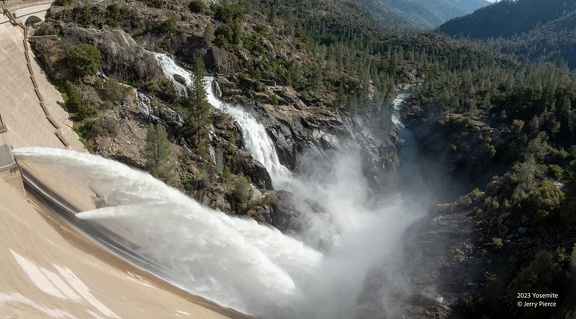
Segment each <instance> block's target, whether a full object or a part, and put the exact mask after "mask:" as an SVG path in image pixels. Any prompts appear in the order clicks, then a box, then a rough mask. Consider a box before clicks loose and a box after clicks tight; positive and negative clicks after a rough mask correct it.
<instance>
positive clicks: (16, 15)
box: [0, 1, 243, 318]
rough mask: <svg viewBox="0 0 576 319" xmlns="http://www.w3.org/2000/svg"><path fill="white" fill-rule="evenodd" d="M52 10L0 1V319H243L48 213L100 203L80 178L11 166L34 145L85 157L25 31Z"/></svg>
mask: <svg viewBox="0 0 576 319" xmlns="http://www.w3.org/2000/svg"><path fill="white" fill-rule="evenodd" d="M51 3H52V1H3V2H2V3H0V5H1V6H2V12H1V13H0V75H1V77H0V225H2V226H0V227H1V229H0V258H1V259H2V261H3V262H2V265H1V266H0V268H1V272H2V278H0V315H1V316H3V317H11V318H12V317H14V318H179V317H181V318H188V317H190V318H241V317H243V316H242V315H240V314H238V313H236V312H233V311H229V310H226V309H222V308H220V307H218V306H216V305H214V304H212V303H210V302H207V301H205V300H202V299H200V298H196V297H193V296H191V295H189V294H188V293H185V292H183V291H182V290H180V289H178V288H175V287H174V286H172V285H170V284H167V283H166V282H165V281H162V280H159V279H158V278H156V277H155V276H153V275H151V274H150V273H148V272H147V271H144V270H142V269H141V268H138V267H136V266H134V265H132V264H131V263H130V262H128V261H127V259H126V258H124V257H122V256H120V255H119V254H118V253H117V252H114V251H110V250H106V249H104V248H103V247H102V245H101V244H99V243H98V242H96V241H94V240H93V239H90V238H89V237H87V236H85V235H84V234H83V232H82V231H81V230H79V229H78V228H76V227H75V226H74V225H73V224H71V223H68V222H67V221H66V219H65V217H62V215H59V214H54V212H53V211H54V210H60V212H62V211H66V210H67V209H68V210H74V209H75V210H78V211H80V210H90V209H94V208H96V205H97V202H98V196H99V195H98V194H97V193H95V192H94V190H93V189H91V188H90V187H88V186H87V185H86V184H85V183H84V181H83V180H82V179H80V178H77V177H73V176H68V175H67V174H65V173H63V172H62V171H57V170H54V169H51V168H50V167H46V166H42V165H37V164H36V163H33V162H27V161H25V160H23V161H19V160H18V161H17V160H15V159H14V158H13V154H12V153H13V150H17V149H20V148H23V147H32V146H41V147H49V148H53V149H54V148H55V149H71V150H76V151H79V152H85V151H86V150H85V148H84V146H83V144H82V143H81V142H80V140H79V138H78V136H77V135H76V133H75V132H74V130H73V129H72V122H71V121H70V119H69V117H68V114H67V112H66V111H65V110H64V108H63V103H64V102H63V100H62V97H61V94H60V93H59V92H58V91H57V90H56V89H55V88H54V87H53V86H52V85H51V84H50V83H49V81H48V80H47V79H46V77H45V75H44V73H43V71H42V69H41V68H40V67H39V65H38V64H37V62H36V59H35V57H34V54H33V52H32V51H31V50H30V49H29V46H28V42H27V29H26V24H27V23H34V22H37V21H41V20H42V19H44V16H45V14H46V10H48V8H49V7H50V5H51ZM16 153H17V151H16ZM22 178H24V181H25V182H26V185H27V186H26V188H27V190H25V189H24V183H23V182H22V181H23V179H22ZM34 183H36V185H37V186H42V187H43V188H44V190H43V192H44V195H43V197H42V196H39V194H38V193H36V194H32V193H30V191H31V186H30V185H32V184H34ZM47 199H48V200H47ZM54 202H61V203H63V204H62V205H60V206H58V205H54Z"/></svg>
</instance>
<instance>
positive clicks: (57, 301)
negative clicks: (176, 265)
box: [0, 179, 234, 319]
mask: <svg viewBox="0 0 576 319" xmlns="http://www.w3.org/2000/svg"><path fill="white" fill-rule="evenodd" d="M0 203H2V205H0V225H3V226H2V229H1V231H0V259H1V260H2V263H0V272H1V273H2V276H0V315H1V317H2V318H20V319H28V318H30V319H37V318H127V319H128V318H197V319H211V318H214V319H218V318H228V317H229V316H226V315H223V314H219V313H218V312H215V311H213V310H210V309H208V308H210V307H211V306H210V305H207V304H205V303H204V302H203V301H201V300H192V299H190V298H191V297H187V296H186V295H185V294H182V293H181V292H178V291H176V290H173V289H172V288H171V287H169V286H166V285H163V284H162V283H160V282H157V281H156V280H154V278H152V277H150V276H149V275H147V274H146V273H143V272H142V271H140V270H138V269H136V268H134V267H132V266H130V265H128V264H127V263H124V262H122V261H121V260H119V259H117V258H116V257H114V256H112V255H110V254H108V253H106V252H104V251H102V250H101V249H100V248H99V247H97V246H95V245H94V244H93V243H92V242H90V241H88V240H86V239H85V238H83V237H82V236H79V235H77V234H76V233H75V232H74V231H73V230H71V229H69V228H67V227H66V226H65V225H64V224H61V223H60V221H58V220H57V219H55V217H54V216H52V215H45V214H42V213H39V211H37V210H36V209H35V208H34V206H32V205H30V203H29V202H28V201H27V200H26V199H25V198H23V197H21V195H20V194H19V193H18V192H17V191H16V190H15V189H14V188H12V187H11V186H9V185H8V184H7V183H6V182H4V181H3V180H2V179H0ZM230 317H234V316H230Z"/></svg>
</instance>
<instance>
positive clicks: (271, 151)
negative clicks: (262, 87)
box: [154, 53, 292, 189]
mask: <svg viewBox="0 0 576 319" xmlns="http://www.w3.org/2000/svg"><path fill="white" fill-rule="evenodd" d="M154 56H155V57H156V59H157V60H158V63H159V64H160V66H161V68H162V71H163V72H164V75H165V76H166V77H167V78H168V79H170V80H171V81H172V83H173V85H174V87H175V88H176V91H177V92H178V94H180V96H185V94H186V87H185V86H184V85H182V83H180V82H178V81H176V79H175V78H174V75H179V76H181V77H183V78H184V79H185V80H186V85H191V83H192V77H193V75H192V74H191V73H190V72H189V71H188V70H186V69H184V68H181V67H180V66H178V65H177V64H176V63H175V62H174V60H173V59H171V58H170V57H169V56H167V55H165V54H162V53H154ZM214 83H216V82H214V78H213V77H206V78H205V79H204V84H205V86H206V93H207V98H208V102H209V103H210V105H212V107H214V108H216V109H219V110H223V111H225V112H227V113H228V114H230V115H231V116H232V117H233V118H234V119H235V120H236V122H237V123H238V125H240V127H241V128H242V137H243V138H244V142H245V143H246V149H247V151H248V152H250V154H252V156H253V157H254V159H255V160H257V161H258V162H260V163H261V164H262V165H264V167H266V170H268V173H269V174H270V177H271V178H272V184H273V186H274V188H276V189H283V188H286V187H287V186H288V185H287V183H289V182H290V181H292V173H291V172H290V170H289V169H288V168H286V167H285V166H284V165H282V164H281V163H280V160H279V159H278V155H277V153H276V149H275V147H274V143H273V142H272V140H271V139H270V137H269V136H268V133H266V128H265V127H264V126H263V125H262V124H260V123H258V121H257V120H256V118H255V117H254V116H253V115H252V114H250V113H249V112H247V111H246V110H245V109H244V108H243V107H242V106H241V105H239V104H232V103H225V102H222V101H221V100H220V99H219V97H217V96H216V95H215V94H214V90H213V84H214Z"/></svg>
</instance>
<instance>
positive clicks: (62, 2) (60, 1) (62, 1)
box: [54, 0, 73, 6]
mask: <svg viewBox="0 0 576 319" xmlns="http://www.w3.org/2000/svg"><path fill="white" fill-rule="evenodd" d="M72 1H73V0H56V1H54V4H55V5H57V6H67V5H69V4H71V3H72Z"/></svg>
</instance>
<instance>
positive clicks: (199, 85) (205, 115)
mask: <svg viewBox="0 0 576 319" xmlns="http://www.w3.org/2000/svg"><path fill="white" fill-rule="evenodd" d="M205 74H206V71H205V69H204V61H202V59H201V58H198V59H196V63H195V65H194V79H193V81H192V85H191V86H190V87H189V88H188V96H187V98H186V100H185V101H184V106H185V107H186V111H187V121H186V122H187V123H186V124H187V130H186V131H187V135H188V137H189V138H190V139H192V141H193V144H194V146H195V147H196V149H197V150H198V152H199V153H200V154H201V155H206V154H207V153H208V138H209V134H210V123H211V120H212V119H211V117H210V104H209V103H208V98H207V93H206V88H205V81H204V76H205Z"/></svg>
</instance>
